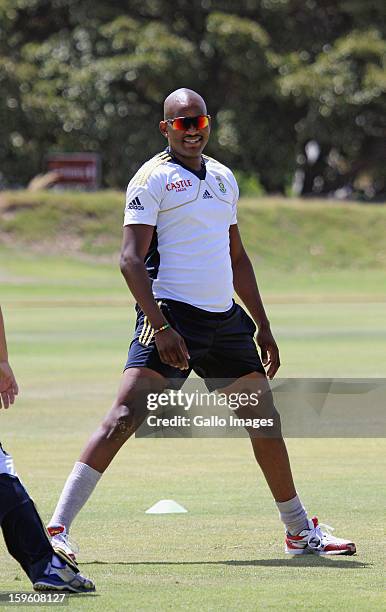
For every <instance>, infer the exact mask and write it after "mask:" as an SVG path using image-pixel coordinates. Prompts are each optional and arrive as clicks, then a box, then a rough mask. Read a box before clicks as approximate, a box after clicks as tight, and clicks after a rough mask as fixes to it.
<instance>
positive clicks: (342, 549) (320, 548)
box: [285, 516, 356, 555]
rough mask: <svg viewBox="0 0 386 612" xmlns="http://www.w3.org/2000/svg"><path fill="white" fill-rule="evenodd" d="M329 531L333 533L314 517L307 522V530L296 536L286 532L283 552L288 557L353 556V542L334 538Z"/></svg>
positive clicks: (354, 548) (354, 549)
mask: <svg viewBox="0 0 386 612" xmlns="http://www.w3.org/2000/svg"><path fill="white" fill-rule="evenodd" d="M322 527H323V530H322ZM331 531H334V530H333V528H332V527H329V526H328V525H323V524H322V523H321V524H320V525H319V522H318V519H317V518H316V516H314V517H312V520H311V521H308V529H303V531H301V532H300V533H298V535H291V534H290V533H288V532H287V534H286V538H285V552H286V553H288V554H290V555H307V554H314V555H355V553H356V546H355V544H354V542H351V540H343V539H342V538H336V537H335V536H333V535H331V533H330V532H331Z"/></svg>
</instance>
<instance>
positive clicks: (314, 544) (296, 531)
mask: <svg viewBox="0 0 386 612" xmlns="http://www.w3.org/2000/svg"><path fill="white" fill-rule="evenodd" d="M221 392H223V393H227V394H229V393H237V394H239V393H248V394H249V395H250V394H251V393H257V394H258V396H259V398H260V399H259V402H258V404H257V406H254V405H251V404H250V405H248V406H246V407H242V408H240V409H238V410H237V411H236V414H237V416H238V417H239V418H245V419H247V418H251V419H253V418H263V419H270V418H272V419H273V427H272V430H271V431H270V428H267V429H265V430H262V429H257V431H256V430H253V429H252V428H249V427H248V428H247V429H248V433H249V436H250V439H251V442H252V448H253V452H254V455H255V458H256V461H257V462H258V464H259V465H260V467H261V469H262V471H263V474H264V476H265V479H266V481H267V483H268V486H269V488H270V489H271V492H272V495H273V497H274V499H275V501H276V505H277V507H278V510H279V513H280V518H281V520H282V521H283V523H284V525H285V527H286V531H287V534H286V539H285V551H286V552H287V553H289V554H292V555H298V554H305V553H309V552H312V553H314V554H316V555H353V554H355V552H356V547H355V544H354V542H352V541H351V540H344V539H342V538H336V537H335V536H332V535H330V534H329V533H325V532H323V531H322V529H321V528H320V527H319V525H318V519H317V518H316V517H314V518H313V519H312V520H308V517H307V513H306V510H305V509H304V507H303V505H302V503H301V501H300V499H299V497H298V496H297V494H296V490H295V486H294V482H293V478H292V472H291V467H290V462H289V459H288V453H287V449H286V446H285V443H284V440H283V438H282V435H281V427H280V416H279V414H278V412H277V411H276V409H275V406H274V404H273V398H272V393H271V391H270V388H269V383H268V381H267V379H266V377H265V376H264V374H261V373H259V372H253V373H252V374H247V375H246V376H242V377H241V378H239V379H238V380H236V381H235V382H234V383H233V384H232V385H229V386H228V387H226V388H225V389H221ZM252 397H253V396H252Z"/></svg>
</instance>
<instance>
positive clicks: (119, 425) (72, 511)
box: [48, 368, 166, 552]
mask: <svg viewBox="0 0 386 612" xmlns="http://www.w3.org/2000/svg"><path fill="white" fill-rule="evenodd" d="M165 384H166V381H165V379H164V377H163V376H161V374H158V372H155V371H154V370H150V369H149V368H128V369H127V370H125V372H124V373H123V376H122V380H121V384H120V388H119V391H118V395H117V398H116V400H115V402H114V404H113V406H112V408H111V410H110V411H109V412H108V414H107V415H106V417H105V419H104V420H103V422H102V424H101V425H100V427H99V428H98V429H97V430H96V432H95V433H94V434H93V435H92V436H91V438H90V440H89V441H88V443H87V444H86V446H85V448H84V450H83V452H82V454H81V456H80V459H79V461H78V462H77V463H76V464H75V466H74V469H73V471H72V473H71V474H70V476H69V477H68V479H67V482H66V484H65V486H64V488H63V491H62V493H61V496H60V498H59V501H58V504H57V506H56V509H55V512H54V514H53V516H52V518H51V521H50V523H49V528H48V529H49V532H50V533H51V535H53V536H55V535H57V536H59V534H60V533H62V527H65V529H66V531H67V532H68V530H69V528H70V526H71V523H72V521H73V520H74V518H75V516H76V515H77V514H78V512H79V511H80V510H81V508H82V507H83V506H84V504H85V503H86V501H87V500H88V498H89V497H90V495H91V494H92V492H93V490H94V488H95V486H96V484H97V482H98V480H99V479H100V477H101V475H102V474H103V472H104V471H105V470H106V468H107V467H108V466H109V464H110V463H111V461H112V460H113V458H114V457H115V455H116V454H117V452H118V451H119V449H120V448H121V446H122V445H123V444H124V443H125V442H126V440H128V438H129V437H130V436H131V435H132V434H133V433H134V432H135V431H136V429H137V428H138V427H139V425H140V424H141V423H142V421H143V420H144V418H145V416H146V414H147V406H146V397H147V394H148V393H149V392H160V391H162V390H163V389H164V387H165ZM57 527H58V528H59V531H57V529H56V528H57ZM59 537H60V536H59ZM67 552H68V551H67Z"/></svg>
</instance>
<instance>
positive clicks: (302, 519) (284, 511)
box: [276, 495, 308, 535]
mask: <svg viewBox="0 0 386 612" xmlns="http://www.w3.org/2000/svg"><path fill="white" fill-rule="evenodd" d="M276 505H277V507H278V509H279V512H280V518H281V520H282V521H283V523H284V525H285V526H286V529H287V531H289V533H290V534H292V535H297V534H298V533H300V532H301V531H303V529H307V528H308V518H307V512H306V510H305V508H304V506H303V504H302V502H301V501H300V499H299V497H298V496H297V495H295V497H293V498H292V499H289V500H288V501H286V502H276Z"/></svg>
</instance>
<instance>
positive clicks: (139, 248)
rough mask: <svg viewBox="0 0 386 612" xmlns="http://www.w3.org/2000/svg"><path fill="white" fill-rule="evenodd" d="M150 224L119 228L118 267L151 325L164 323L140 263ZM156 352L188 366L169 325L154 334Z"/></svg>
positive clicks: (163, 358) (182, 345) (182, 366)
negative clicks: (119, 249) (121, 233)
mask: <svg viewBox="0 0 386 612" xmlns="http://www.w3.org/2000/svg"><path fill="white" fill-rule="evenodd" d="M153 231H154V227H153V226H151V225H144V224H135V225H127V226H125V227H124V228H123V242H122V250H121V260H120V268H121V272H122V274H123V276H124V277H125V280H126V283H127V286H128V287H129V289H130V291H131V293H132V294H133V296H134V298H135V300H136V301H137V303H138V304H139V306H140V307H141V309H142V311H143V312H144V313H145V315H146V316H147V318H148V320H149V321H150V323H151V326H152V327H153V328H154V329H158V328H160V327H162V326H163V325H165V324H166V323H167V320H166V318H165V317H164V315H163V313H162V311H161V309H160V308H159V306H158V304H157V302H156V301H155V299H154V296H153V293H152V290H151V283H150V279H149V276H148V273H147V270H146V267H145V264H144V258H145V255H146V253H147V251H148V249H149V246H150V243H151V239H152V236H153ZM155 342H156V345H157V349H158V353H159V356H160V359H161V361H162V362H163V363H166V364H168V365H172V366H174V367H176V368H180V369H187V368H188V361H187V360H188V358H189V355H188V351H187V348H186V345H185V341H184V340H183V338H182V337H181V336H180V335H179V334H178V333H177V332H176V331H175V330H173V329H167V330H165V331H162V332H160V333H159V334H157V335H156V337H155Z"/></svg>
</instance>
